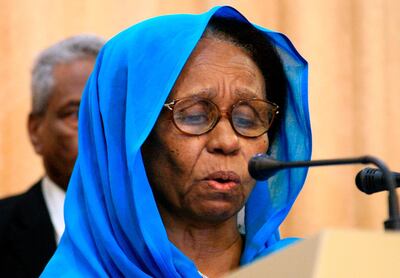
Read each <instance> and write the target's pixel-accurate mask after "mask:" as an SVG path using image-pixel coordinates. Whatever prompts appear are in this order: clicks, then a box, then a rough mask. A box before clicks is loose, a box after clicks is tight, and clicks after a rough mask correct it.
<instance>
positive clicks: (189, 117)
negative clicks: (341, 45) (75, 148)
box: [44, 7, 311, 277]
mask: <svg viewBox="0 0 400 278" xmlns="http://www.w3.org/2000/svg"><path fill="white" fill-rule="evenodd" d="M306 94H307V65H306V62H305V61H304V60H303V59H302V58H301V57H300V56H299V54H298V53H297V52H296V50H295V49H294V48H293V46H292V45H291V43H290V42H289V41H288V40H287V38H286V37H284V36H283V35H281V34H278V33H274V32H271V31H268V30H266V29H263V28H261V27H256V26H253V25H252V24H251V23H249V22H248V21H247V20H246V19H245V18H244V17H243V16H242V15H240V14H239V13H238V12H237V11H236V10H234V9H232V8H229V7H222V8H214V9H212V10H210V11H209V12H207V13H205V14H202V15H173V16H164V17H158V18H153V19H150V20H147V21H144V22H142V23H139V24H137V25H135V26H133V27H131V28H129V29H128V30H126V31H124V32H122V33H121V34H119V35H117V36H116V37H115V38H113V39H112V40H111V41H109V42H108V43H107V45H106V46H105V47H104V48H103V50H102V52H101V54H100V56H99V59H98V61H97V64H96V67H95V70H94V72H93V74H92V76H91V78H90V80H89V82H88V84H87V87H86V90H85V92H84V96H83V102H82V106H81V110H80V119H79V156H78V160H77V164H76V166H75V169H74V173H73V176H72V179H71V182H70V185H69V189H68V193H67V198H66V213H65V220H66V231H65V233H64V235H63V237H62V240H61V243H60V246H59V249H58V250H57V252H56V254H55V256H54V257H53V259H52V260H51V261H50V263H49V265H48V266H47V268H46V270H45V272H44V276H49V277H58V276H63V275H66V276H71V277H108V276H111V277H120V276H124V277H200V276H202V275H203V276H209V277H218V276H221V275H223V274H225V273H227V272H229V271H231V270H233V269H235V268H237V267H239V266H240V265H244V264H247V263H250V262H252V261H254V260H255V259H257V258H259V257H262V256H265V255H267V254H268V253H270V252H272V251H274V250H277V249H279V248H281V247H283V246H285V245H287V244H289V243H290V242H292V240H281V239H280V237H279V232H278V228H279V225H280V224H281V222H282V221H283V220H284V218H285V217H286V215H287V213H288V212H289V210H290V208H291V206H292V204H293V202H294V200H295V198H296V196H297V195H298V193H299V191H300V189H301V187H302V185H303V183H304V179H305V176H306V171H305V170H303V169H293V170H290V171H287V172H284V173H282V174H279V175H277V176H275V177H273V178H271V179H269V181H268V183H267V182H256V181H255V180H254V179H252V178H251V177H250V175H249V173H248V171H247V164H248V161H249V159H250V158H251V157H252V156H253V155H255V154H257V153H265V152H268V153H270V154H271V155H273V156H274V157H276V158H278V159H283V160H302V159H309V157H310V152H311V150H310V149H311V134H310V127H309V118H308V107H307V95H306ZM243 206H245V208H246V214H245V216H246V217H245V231H244V233H243V234H241V233H239V231H238V223H237V218H238V217H237V215H238V212H239V211H240V209H241V208H242V207H243Z"/></svg>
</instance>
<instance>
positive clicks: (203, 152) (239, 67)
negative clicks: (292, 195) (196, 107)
mask: <svg viewBox="0 0 400 278" xmlns="http://www.w3.org/2000/svg"><path fill="white" fill-rule="evenodd" d="M204 61H207V62H206V63H205V62H204ZM240 61H242V62H240ZM198 64H201V65H202V66H201V67H199V66H198ZM231 64H233V65H231ZM243 76H244V77H243ZM194 95H201V96H202V97H205V98H212V101H213V102H215V104H216V105H217V106H218V107H219V109H220V110H221V111H225V110H229V109H230V107H231V106H232V105H233V104H234V103H236V102H237V101H238V100H239V99H242V98H244V99H248V98H254V96H256V97H257V98H258V99H265V84H264V78H263V76H262V74H261V71H260V70H259V69H258V67H257V66H256V64H255V63H254V62H253V61H252V60H251V58H250V57H249V55H248V54H247V53H246V52H245V51H243V50H242V49H241V48H238V47H236V46H234V45H232V44H231V43H229V42H221V41H216V40H212V39H202V40H201V41H200V42H199V43H198V45H197V47H196V49H195V50H194V52H193V53H192V56H191V58H190V59H189V61H188V62H187V63H186V65H185V67H184V69H183V71H182V73H181V75H180V76H179V78H178V80H177V82H176V84H175V86H174V88H173V90H172V91H171V94H170V96H169V99H170V100H172V99H179V98H183V97H188V96H194ZM267 148H268V136H267V135H266V134H263V135H261V136H259V137H256V138H247V137H243V136H241V135H239V134H237V133H236V132H235V131H234V130H233V127H232V126H231V123H230V121H229V119H228V118H227V117H222V118H221V119H220V121H219V122H218V123H217V124H216V126H215V127H214V128H213V129H212V130H210V131H209V132H208V133H206V134H202V135H199V136H191V135H187V134H183V133H182V132H180V131H179V130H178V129H177V128H176V127H175V125H174V124H173V122H172V112H171V111H170V110H168V109H163V110H162V113H161V114H160V116H159V118H158V120H157V123H156V125H155V126H154V128H153V130H152V132H151V133H150V135H149V137H148V138H147V139H146V142H145V143H144V145H143V146H142V155H143V162H144V165H145V168H146V173H147V176H148V179H149V182H150V185H151V187H152V191H153V193H154V196H155V199H156V202H157V205H158V208H159V212H160V215H161V218H162V220H163V222H164V225H165V227H166V230H167V234H168V237H169V239H170V240H171V242H173V243H174V244H175V245H176V246H177V247H178V248H179V249H180V250H182V251H183V252H184V253H185V254H186V255H187V256H188V257H189V258H191V259H192V260H194V262H195V264H196V266H197V267H198V268H199V270H200V271H201V272H202V273H204V274H206V275H211V276H213V275H216V276H218V275H217V274H218V273H219V274H222V273H225V272H227V271H228V270H230V269H233V268H235V267H237V266H238V265H239V259H240V255H241V252H242V247H243V243H242V238H241V236H240V234H239V232H238V230H237V219H236V215H237V213H238V211H239V210H240V209H241V208H242V207H243V205H244V203H245V201H246V199H247V198H248V196H249V194H250V192H251V190H252V188H253V186H254V184H255V180H253V179H252V178H251V177H250V175H249V173H248V171H247V161H248V160H249V159H250V158H251V157H252V156H253V155H255V154H256V153H260V152H266V150H267ZM220 171H223V172H224V173H225V172H226V171H231V172H233V173H236V174H235V175H238V177H239V178H240V183H238V184H237V185H235V186H233V187H231V188H229V189H224V190H221V189H218V188H214V187H213V186H211V184H210V182H209V181H208V180H207V177H208V176H209V175H210V174H212V173H218V172H220ZM210 260H212V261H210ZM221 265H222V266H223V267H221Z"/></svg>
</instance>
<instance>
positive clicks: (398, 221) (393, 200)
mask: <svg viewBox="0 0 400 278" xmlns="http://www.w3.org/2000/svg"><path fill="white" fill-rule="evenodd" d="M255 158H256V159H257V156H256V157H255ZM263 162H264V161H263V160H262V157H261V156H260V160H258V161H257V162H256V163H254V164H253V165H252V166H253V168H254V170H253V171H251V173H250V174H251V175H252V176H253V177H255V178H256V179H257V180H264V179H266V178H265V176H263V175H257V174H256V172H257V171H258V170H262V169H263V168H271V166H272V168H273V170H272V171H274V172H277V171H280V170H282V169H287V168H300V167H310V166H331V165H346V164H355V163H361V164H374V165H375V166H376V167H378V168H379V169H380V170H381V171H382V175H383V177H384V179H385V182H386V186H387V189H388V191H389V194H388V209H389V219H387V220H386V221H385V223H384V226H385V229H386V230H400V213H399V203H398V198H397V193H396V183H395V179H394V176H393V175H392V173H391V172H390V170H389V168H388V167H387V166H386V164H385V163H384V162H383V161H381V160H380V159H378V158H376V157H373V156H361V157H353V158H342V159H323V160H311V161H289V162H280V161H277V160H270V161H265V165H263V164H264V163H263ZM263 166H264V167H263ZM249 169H250V167H249ZM253 173H254V174H253Z"/></svg>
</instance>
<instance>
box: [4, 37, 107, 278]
mask: <svg viewBox="0 0 400 278" xmlns="http://www.w3.org/2000/svg"><path fill="white" fill-rule="evenodd" d="M103 44H104V41H103V39H101V38H98V37H96V36H92V35H80V36H74V37H71V38H68V39H65V40H63V41H61V42H59V43H57V44H55V45H53V46H51V47H49V48H47V49H45V50H44V51H43V52H42V53H41V54H40V55H39V57H38V58H37V60H36V62H35V64H34V67H33V70H32V84H31V85H32V86H31V91H32V111H31V113H30V114H29V118H28V132H29V137H30V141H31V143H32V145H33V148H34V149H35V152H36V153H37V154H38V155H40V156H41V157H42V161H43V165H44V169H45V175H44V177H43V178H42V179H41V180H40V181H39V182H37V183H36V184H35V185H33V186H32V187H31V188H30V189H29V190H28V191H27V192H25V193H23V194H20V195H16V196H12V197H8V198H6V199H2V200H0V277H38V276H39V274H40V273H41V272H42V270H43V269H44V267H45V266H46V264H47V262H48V261H49V259H50V258H51V256H52V255H53V253H54V251H55V249H56V247H57V244H58V242H59V240H60V237H61V235H62V233H63V231H64V217H63V214H64V212H63V207H64V198H65V191H66V189H67V186H68V182H69V179H70V176H71V173H72V170H73V167H74V163H75V160H76V157H77V151H78V110H79V103H80V100H81V96H82V91H83V89H84V86H85V84H86V81H87V79H88V77H89V75H90V73H91V71H92V70H93V66H94V63H95V60H96V57H97V54H98V53H99V51H100V48H101V47H102V46H103ZM15 174H16V175H18V173H15Z"/></svg>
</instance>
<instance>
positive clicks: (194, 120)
mask: <svg viewBox="0 0 400 278" xmlns="http://www.w3.org/2000/svg"><path fill="white" fill-rule="evenodd" d="M217 119H218V109H217V107H216V106H215V105H214V104H213V103H212V102H210V101H207V100H205V99H198V98H188V99H181V100H179V101H178V102H177V103H176V104H175V107H174V122H175V124H176V126H177V127H178V128H179V129H180V130H181V131H183V132H185V133H188V134H193V135H200V134H203V133H205V132H207V131H209V130H210V129H211V128H212V127H213V125H214V124H215V122H216V121H217Z"/></svg>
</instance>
